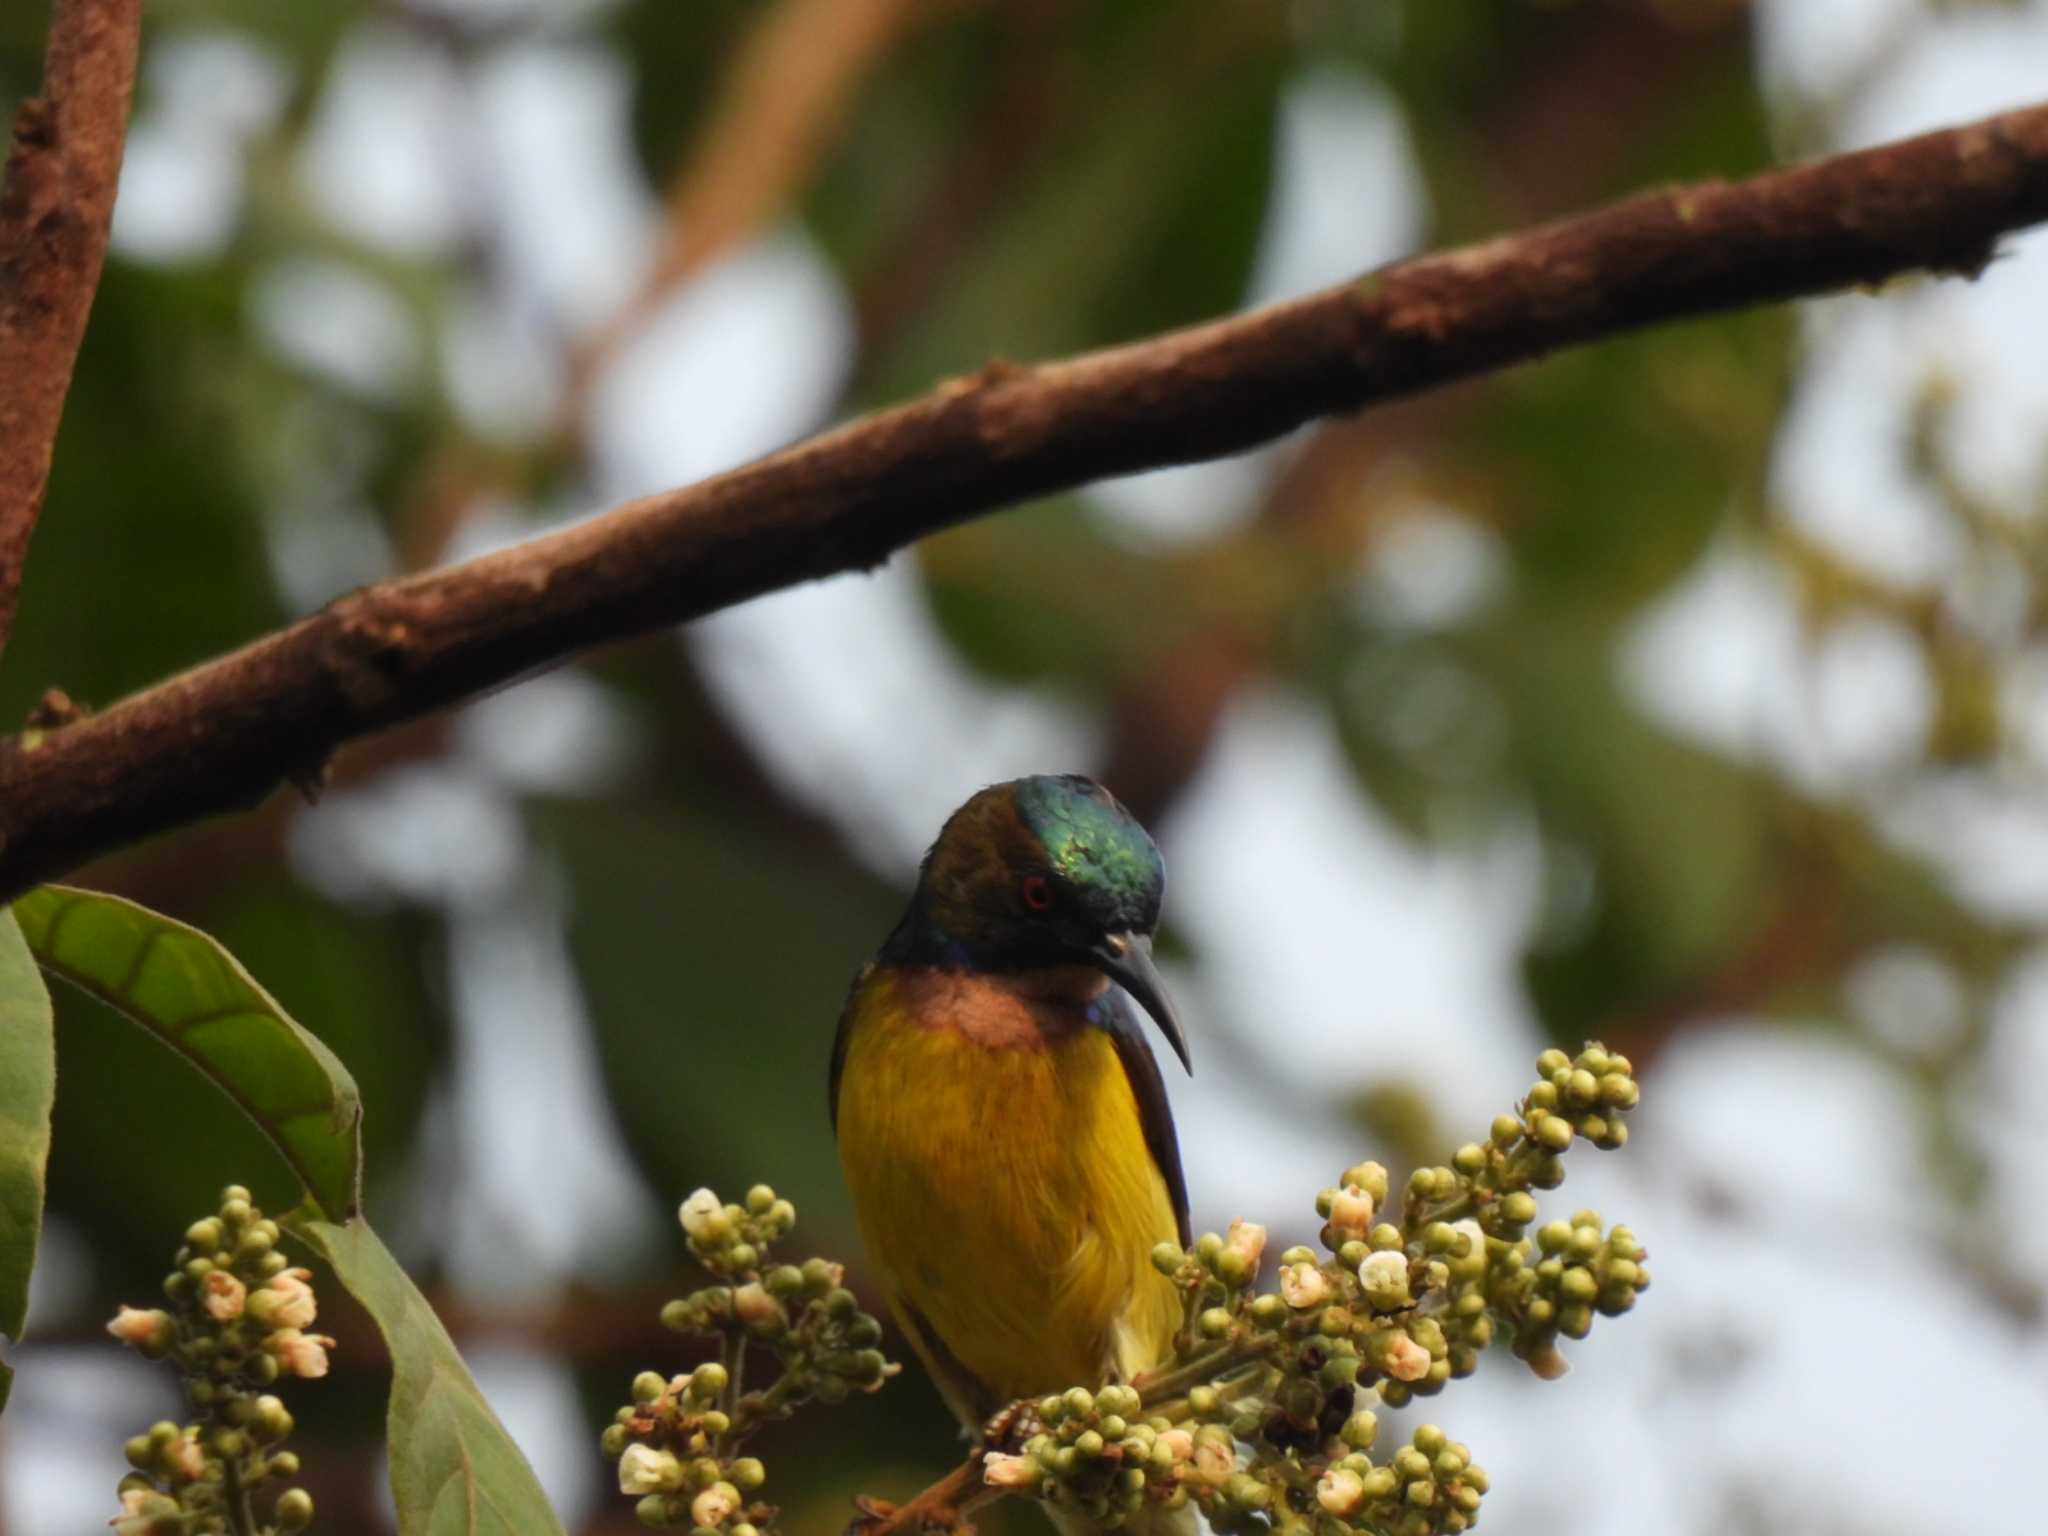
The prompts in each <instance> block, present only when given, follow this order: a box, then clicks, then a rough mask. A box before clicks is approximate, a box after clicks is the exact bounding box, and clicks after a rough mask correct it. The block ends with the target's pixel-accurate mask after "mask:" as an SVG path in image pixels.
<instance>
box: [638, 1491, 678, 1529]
mask: <svg viewBox="0 0 2048 1536" xmlns="http://www.w3.org/2000/svg"><path fill="white" fill-rule="evenodd" d="M668 1503H669V1501H668V1497H667V1495H666V1494H660V1493H650V1494H648V1495H647V1496H646V1497H645V1498H643V1499H641V1500H640V1502H639V1503H637V1504H635V1505H634V1506H633V1518H634V1519H636V1520H638V1521H639V1522H640V1523H641V1524H642V1525H651V1526H653V1527H655V1529H657V1530H659V1529H660V1528H661V1527H662V1526H664V1525H667V1524H668Z"/></svg>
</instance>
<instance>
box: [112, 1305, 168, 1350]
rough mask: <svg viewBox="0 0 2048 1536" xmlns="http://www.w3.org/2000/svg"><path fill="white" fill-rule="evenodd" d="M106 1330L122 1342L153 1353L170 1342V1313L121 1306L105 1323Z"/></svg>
mask: <svg viewBox="0 0 2048 1536" xmlns="http://www.w3.org/2000/svg"><path fill="white" fill-rule="evenodd" d="M107 1332H109V1333H111V1334H112V1335H113V1336H114V1337H115V1338H117V1339H119V1340H120V1341H121V1342H122V1343H123V1344H126V1345H129V1346H131V1347H132V1348H135V1349H139V1350H141V1351H142V1352H143V1353H144V1354H145V1355H153V1354H156V1353H158V1352H159V1351H161V1350H163V1349H164V1348H165V1347H166V1346H167V1345H169V1343H170V1342H171V1314H170V1313H168V1312H159V1311H156V1310H155V1309H153V1308H152V1309H150V1310H147V1311H145V1310H143V1309H142V1308H139V1307H123V1308H121V1310H120V1311H118V1312H116V1313H115V1314H114V1320H113V1321H112V1322H111V1323H108V1324H107Z"/></svg>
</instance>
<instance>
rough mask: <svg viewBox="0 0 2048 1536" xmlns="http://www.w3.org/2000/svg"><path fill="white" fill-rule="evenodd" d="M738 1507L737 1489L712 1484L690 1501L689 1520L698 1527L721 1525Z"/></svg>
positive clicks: (727, 1484) (729, 1485) (724, 1484)
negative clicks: (694, 1522)
mask: <svg viewBox="0 0 2048 1536" xmlns="http://www.w3.org/2000/svg"><path fill="white" fill-rule="evenodd" d="M739 1507H740V1491H739V1489H737V1488H735V1487H733V1485H732V1484H731V1483H713V1484H712V1485H711V1486H710V1487H709V1488H706V1489H705V1490H704V1491H703V1492H702V1493H700V1494H698V1495H697V1497H696V1498H694V1499H692V1500H691V1501H690V1518H691V1519H692V1520H694V1521H696V1522H697V1524H699V1525H723V1524H725V1522H726V1518H727V1517H728V1516H729V1515H731V1514H732V1512H733V1511H734V1510H736V1509H738V1508H739Z"/></svg>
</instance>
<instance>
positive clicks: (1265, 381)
mask: <svg viewBox="0 0 2048 1536" xmlns="http://www.w3.org/2000/svg"><path fill="white" fill-rule="evenodd" d="M2044 216H2048V106H2041V107H2035V108H2031V109H2028V110H2024V111H2019V112H2012V113H2007V114H2005V115H2003V116H1999V117H1995V118H1989V119H1986V120H1984V121H1982V122H1979V123H1974V124H1970V125H1968V126H1966V127H1961V128H1955V129H1950V130H1946V131H1943V132H1938V133H1931V134H1926V135H1923V136H1921V137H1919V138H1916V139H1911V140H1906V141H1903V142H1900V143H1896V144H1890V145H1886V146H1883V147H1881V148H1878V149H1871V150H1863V151H1859V152H1856V153H1853V154H1847V155H1840V156H1835V157H1833V158H1830V159H1827V160H1822V161H1819V162H1815V163H1813V164H1810V165H1805V166H1800V167H1796V168H1793V169H1790V170H1785V171H1778V172H1772V173H1769V174H1767V175H1764V176H1761V177H1757V178H1755V179H1753V180H1751V181H1748V182H1741V183H1733V184H1728V183H1703V184H1700V185H1697V186H1692V187H1686V188H1679V189H1676V190H1672V191H1665V192H1656V193H1650V194H1646V195H1643V196H1640V197H1637V198H1633V199H1630V200H1628V201H1626V202H1623V203H1620V204H1617V205H1615V206H1613V207H1610V208H1607V209H1604V210H1601V211H1600V212H1597V213H1593V214H1589V215H1585V216H1582V217H1579V218H1576V219H1568V220H1561V221H1559V222H1557V223H1554V224H1550V225H1546V226H1543V227H1541V228H1539V229H1536V230H1531V231H1526V232H1523V233H1520V234H1515V235H1508V236H1502V237H1500V238H1498V239H1495V240H1492V241H1490V242H1487V243H1486V244H1484V245H1480V246H1474V247H1468V248H1465V249H1461V250H1455V251H1450V252H1446V253H1442V254H1439V255H1434V256H1428V257H1421V258H1417V259H1415V260H1412V261H1407V262H1401V263H1397V264H1395V265H1393V266H1391V267H1387V268H1383V269H1381V270H1380V271H1378V272H1375V273H1373V274H1372V275H1371V276H1369V277H1366V278H1362V279H1360V280H1359V281H1358V282H1357V283H1355V284H1347V285H1344V286H1342V287H1339V288H1335V289H1330V290H1327V291H1325V292H1323V293H1320V294H1316V295H1314V296H1312V297H1309V298H1307V299H1302V300H1297V301H1294V302H1292V303H1288V304H1282V305H1276V306H1273V307H1271V308H1268V309H1263V310H1257V311H1254V312H1252V313H1250V314H1247V315H1243V316H1239V317H1236V318H1234V319H1230V320H1225V321H1219V322H1215V323H1212V324H1209V325H1206V326H1201V327H1196V328H1194V329H1190V330H1186V331H1180V332H1175V333H1170V334H1168V335H1165V336H1160V337H1155V338H1152V339H1150V340H1147V341H1143V342H1137V343H1132V344H1129V345H1126V346H1123V347H1119V348H1116V349H1113V350H1110V351H1105V352H1099V353H1094V354H1090V355H1086V356H1083V357H1079V358H1074V359H1071V360H1067V361H1062V362H1052V363H1038V364H1032V365H1028V366H1019V365H1014V364H1009V363H1002V362H998V363H992V364H990V365H989V366H988V367H987V368H985V369H983V370H982V371H981V372H980V373H978V374H975V375H973V376H970V377H968V378H964V379H956V380H952V381H950V382H948V383H946V384H944V385H942V386H940V388H939V389H938V390H936V391H934V392H933V393H932V394H930V395H928V396H926V397H924V398H923V399H921V400H917V401H913V402H911V403H910V404H907V405H903V406H898V407H896V408H894V409H892V410H888V411H885V412H882V413H880V414H878V415H876V416H872V417H868V418H865V419H863V420H860V421H856V422H854V423H852V424H850V425H848V426H845V427H842V428H839V429H838V430H836V431H834V432H832V433H830V434H827V435H826V436H824V437H821V438H818V439H814V440H812V441H810V442H806V443H802V444H799V445H797V446H796V447H794V448H790V449H787V450H785V451H783V452H782V453H779V454H775V455H772V456H770V457H769V458H767V459H763V460H761V461H758V462H757V463H754V464H751V465H748V466H746V467H745V468H743V469H738V470H734V471H731V472H729V473H727V474H725V475H722V476H719V477H717V478H715V479H712V480H709V481H705V482H702V483H700V484H698V485H695V486H691V487H688V488H685V489H683V490H679V491H673V492H669V493H666V494H663V495H658V496H650V497H644V498H642V499H640V500H639V501H636V502H633V503H630V504H628V505H626V506H623V507H619V508H616V509H614V510H613V511H611V512H609V513H607V514H605V515H603V516H601V517H597V518H592V519H590V520H588V521H586V522H582V523H579V524H577V525H576V526H574V527H571V528H567V529H564V530H562V531H560V532H558V533H553V534H549V535H546V536H544V537H542V538H539V539H535V540H532V541H529V542H527V543H524V544H521V545H518V546H516V547H514V548H512V549H507V550H502V551H499V552H496V553H493V554H489V555H484V556H480V557H478V558H476V559H474V560H472V561H469V562H467V563H465V564H461V565H456V566H452V567H448V568H445V569H441V570H436V571H433V572H430V573H426V574H423V575H417V576H411V577H406V578H403V579H400V580H397V581H392V582H387V583H382V584H379V585H377V586H372V587H369V588H366V589H364V590H363V591H360V592H357V593H353V594H351V595H350V596H348V597H345V598H342V599H339V600H337V601H336V602H334V603H332V604H330V605H328V606H327V607H326V608H325V609H323V610H322V611H321V612H320V613H318V614H316V615H314V616H312V617H310V618H307V619H304V620H301V621H300V622H299V623H298V624H296V625H294V626H292V627H291V628H289V629H287V630H285V631H283V632H281V633H279V634H277V635H274V636H272V637H270V638H268V639H266V640H261V641H257V642H255V643H253V644H252V645H250V646H247V647H245V648H244V649H242V650H240V651H237V652H235V653H233V654H231V655H229V656H226V657H223V658H221V659H220V660H218V661H214V662H211V663H208V664H206V665H204V666H201V667H198V668H195V669H193V670H192V671H189V672H186V673H183V674H181V675H180V676H178V677H176V678H174V679H172V680H171V681H170V682H168V683H166V684H164V685H162V686H161V687H159V688H156V689H153V690H149V691H147V692H144V693H142V694H139V695H136V696H134V697H132V698H129V699H126V700H123V701H122V702H120V703H118V704H116V705H114V706H112V707H110V708H109V709H107V710H106V711H104V712H103V713H101V714H99V715H97V716H94V717H91V718H90V719H87V720H83V721H79V722H75V723H71V724H67V725H64V726H62V727H61V728H54V729H48V730H34V731H32V732H30V733H29V734H27V735H25V736H23V737H19V738H15V739H13V740H11V741H8V742H6V743H4V744H0V794H4V797H5V798H4V809H0V892H5V893H9V894H12V893H16V892H19V891H21V890H24V889H26V888H27V887H28V886H30V885H32V884H34V883H36V882H37V881H39V880H44V879H49V878H52V877H54V876H55V875H58V874H61V873H63V872H64V871H66V870H69V869H72V868H75V867H76V866H77V865H79V864H81V863H83V862H85V861H86V860H88V859H90V858H92V857H95V856H97V855H100V854H104V853H106V852H108V851H110V850H112V849H114V848H117V847H119V846H121V845H123V844H124V843H128V842H132V841H135V840H137V839H139V838H142V837H145V836H148V835H150V834H152V833H155V832H159V831H164V830H167V829H169V828H171V827H174V826H178V825H181V824H183V823H185V822H188V821H192V820H195V819H197V818H199V817H202V816H205V815H209V814H213V813H216V812H219V811H223V810H230V809H234V808H238V807H243V806H247V805H250V804H253V803H255V802H256V801H257V800H259V799H261V798H262V797H263V796H265V795H267V794H268V793H269V792H270V791H271V790H272V789H273V788H274V787H275V786H276V785H277V784H278V783H279V782H280V781H282V780H293V781H297V782H301V783H304V784H317V782H318V780H319V778H320V776H321V775H322V774H324V773H325V771H326V764H327V761H328V758H329V757H330V756H331V754H332V753H333V752H334V751H335V750H336V749H337V748H338V747H340V746H341V745H342V744H343V743H345V742H347V741H350V740H352V739H354V738H356V737H358V736H361V735H364V734H367V733H369V732H371V731H374V730H377V729H380V728H382V727H385V726H389V725H394V724H398V723H400V722H403V721H405V720H409V719H413V718H416V717H418V716H419V715H422V714H424V713H426V712H428V711H430V710H433V709H436V708H440V707H443V706H446V705H448V704H451V703H454V702H456V701H457V700H460V699H462V698H465V697H468V696H470V695H472V694H475V693H477V692H479V691H482V690H483V689H486V688H490V687H493V686H497V685H499V684H502V683H505V682H508V681H510V680H512V679H514V678H517V677H520V676H522V675H524V674H526V673H529V672H531V671H533V670H534V669H536V668H539V667H544V666H548V665H550V664H553V663H557V662H559V661H561V660H564V659H566V658H567V657H570V656H572V655H574V654H576V653H577V652H579V651H581V650H584V649H586V648H588V647H590V646H592V645H597V644H602V643H605V642H608V641H615V640H619V639H623V638H627V637H630V636H633V635H636V634H640V633H643V632H645V631H647V630H649V629H652V628H655V627H657V626H660V625H663V624H671V623H675V622H678V621H680V620H683V619H689V618H696V617H700V616H702V615H704V614H706V613H710V612H714V611H716V610H717V609H719V608H723V607H726V606H728V605H730V604H733V603H737V602H741V601H744V600H746V599H747V598H751V597H756V596H759V595H760V594H762V593H764V592H768V591H772V590H774V589H776V588H778V587H782V586H787V585H790V584H792V583H794V582H797V581H802V580H806V579H814V578H817V577H821V576H827V575H831V574H834V573H836V572H841V571H847V570H856V569H861V568H864V567H868V566H872V565H875V564H879V563H880V562H881V561H883V560H884V559H886V558H887V557H888V555H889V554H890V553H891V552H892V551H894V550H896V549H898V548H900V547H902V546H903V545H904V544H907V543H909V542H911V541H912V540H914V539H917V538H919V537H922V536H923V535H926V534H929V533H932V532H934V531H936V530H938V529H941V528H944V527H947V526H949V525H951V524H954V523H957V522H959V521H961V520H963V519H965V518H969V517H973V516H975V515H977V514H979V513H982V512H986V511H989V510H992V509H995V508H999V507H1003V506H1007V505H1010V504H1012V503H1014V502H1018V501H1021V500H1024V499H1026V498H1027V497H1030V496H1034V495H1044V494H1046V493H1048V492H1052V491H1057V490H1062V489H1067V488H1071V487H1074V486H1079V485H1082V484H1085V483H1087V482H1089V481H1092V480H1095V479H1098V478H1101V477H1103V476H1108V475H1115V474H1127V473H1130V472H1132V471H1135V470H1141V469H1148V468H1153V467H1157V466H1161V465H1166V464H1175V463H1185V462H1189V461H1196V460H1202V459H1208V458H1214V457H1219V456H1221V455H1223V454H1227V453H1230V452H1234V451H1237V450H1240V449H1243V448H1246V447H1250V446H1252V445H1254V444H1256V443H1259V442H1261V441H1264V440H1265V439H1267V438H1270V437H1273V436H1276V435H1278V434H1279V433H1282V432H1285V431H1287V430H1289V429H1290V428H1292V427H1295V426H1298V425H1300V424H1301V423H1302V422H1303V421H1306V420H1308V419H1310V418H1312V417H1315V416H1319V415H1323V414H1326V413H1329V412H1333V411H1342V410H1350V409H1355V408H1357V407H1358V406H1361V405H1364V404H1368V403H1372V402H1375V401H1379V400H1385V399H1393V398H1399V397H1401V396H1403V395H1408V394H1413V393H1417V392H1419V391H1422V390H1427V389H1430V388H1434V387H1436V386H1439V385H1442V384H1444V383H1448V382H1451V381H1453V380H1457V379H1461V378H1466V377H1470V376H1471V375H1473V374H1475V373H1479V372H1484V371H1487V370H1490V369H1494V368H1500V367H1504V366H1507V365H1508V364H1511V363H1515V362H1519V361H1524V360H1526V359H1528V358H1531V357H1536V356H1540V355H1542V354H1543V353H1545V352H1548V351H1551V350H1552V349H1554V348H1556V347H1559V346H1563V345H1567V344H1570V343H1575V342H1582V341H1586V340H1589V339H1592V338H1595V337H1600V336H1609V335H1614V334H1616V333H1619V332H1624V331H1627V330H1631V329H1634V328H1636V327H1640V326H1644V325H1649V324H1655V323H1659V322H1663V321H1668V320H1672V319H1677V318H1682V317H1685V316H1690V315H1699V314H1709V313H1713V312H1715V311H1718V310H1722V309H1727V308H1731V307H1736V306H1740V305H1743V304H1749V303H1757V302H1763V301H1767V300H1775V299H1784V298H1789V297H1793V296H1796V295H1800V294H1817V293H1825V292H1828V291H1830V290H1832V289H1834V288H1838V287H1841V286H1844V285H1847V284H1852V283H1876V282H1879V281H1882V280H1883V279H1885V278H1888V277H1891V276H1895V275H1897V274H1899V273H1902V272H1908V271H1914V270H1920V269H1927V270H1932V271H1935V272H1960V273H1965V274H1974V273H1976V272H1977V271H1979V270H1981V269H1982V267H1983V266H1984V265H1985V263H1986V262H1988V261H1989V260H1990V259H1991V254H1992V249H1993V244H1994V242H1995V240H1996V238H1997V237H1998V236H1999V235H2000V234H2003V233H2006V232H2008V231H2011V230H2014V229H2019V228H2023V227H2025V226H2026V225H2028V224H2031V223H2033V222H2035V221H2037V220H2039V219H2041V218H2043V217H2044Z"/></svg>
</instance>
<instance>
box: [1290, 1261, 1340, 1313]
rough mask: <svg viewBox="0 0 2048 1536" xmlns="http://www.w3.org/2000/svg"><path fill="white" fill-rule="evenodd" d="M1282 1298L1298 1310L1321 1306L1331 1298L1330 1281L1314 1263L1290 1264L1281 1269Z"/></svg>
mask: <svg viewBox="0 0 2048 1536" xmlns="http://www.w3.org/2000/svg"><path fill="white" fill-rule="evenodd" d="M1280 1299H1281V1300H1282V1301H1284V1302H1286V1303H1287V1305H1288V1306H1290V1307H1292V1308H1294V1309H1295V1310H1296V1311H1297V1312H1299V1311H1303V1310H1305V1309H1307V1308H1309V1307H1320V1306H1321V1305H1322V1304H1323V1303H1324V1302H1326V1301H1328V1300H1329V1299H1330V1282H1329V1279H1328V1278H1327V1277H1326V1276H1325V1275H1324V1274H1323V1272H1322V1271H1321V1270H1320V1269H1318V1268H1316V1266H1315V1265H1313V1264H1290V1265H1288V1266H1287V1267H1286V1268H1285V1269H1283V1270H1281V1271H1280Z"/></svg>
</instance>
